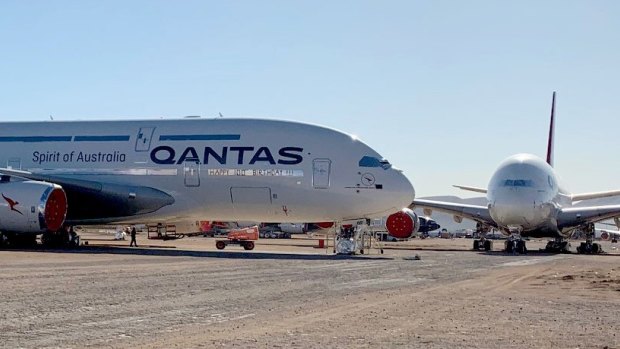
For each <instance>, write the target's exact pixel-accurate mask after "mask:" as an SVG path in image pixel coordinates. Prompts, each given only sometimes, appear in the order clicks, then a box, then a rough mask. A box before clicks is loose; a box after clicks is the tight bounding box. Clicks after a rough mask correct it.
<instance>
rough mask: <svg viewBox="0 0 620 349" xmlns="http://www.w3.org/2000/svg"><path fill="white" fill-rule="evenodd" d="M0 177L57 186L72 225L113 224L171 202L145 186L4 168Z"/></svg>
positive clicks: (164, 195)
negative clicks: (63, 198) (123, 218)
mask: <svg viewBox="0 0 620 349" xmlns="http://www.w3.org/2000/svg"><path fill="white" fill-rule="evenodd" d="M0 175H1V176H3V177H4V176H10V177H16V178H21V179H26V180H34V181H41V182H49V183H55V184H58V185H60V186H61V187H62V188H63V189H64V191H65V193H66V194H67V201H68V211H67V221H68V222H69V223H75V224H81V223H82V224H83V223H93V224H94V223H101V224H104V223H108V222H114V221H115V220H118V218H121V217H131V216H136V215H140V214H146V213H151V212H155V211H157V210H159V209H160V208H162V207H164V206H167V205H171V204H173V203H174V198H173V197H172V196H170V195H169V194H167V193H164V192H163V191H161V190H158V189H155V188H151V187H145V186H138V185H125V184H116V183H107V182H100V181H91V180H83V179H76V178H70V177H63V176H60V175H43V174H37V173H34V172H29V171H19V170H12V169H5V168H0Z"/></svg>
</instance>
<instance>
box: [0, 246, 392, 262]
mask: <svg viewBox="0 0 620 349" xmlns="http://www.w3.org/2000/svg"><path fill="white" fill-rule="evenodd" d="M5 251H18V252H40V253H74V254H116V255H136V256H157V257H197V258H224V259H263V260H267V259H283V260H393V259H394V258H390V257H383V256H377V255H373V256H367V255H332V254H325V255H322V254H293V253H277V252H243V251H239V252H233V251H230V252H229V251H192V250H178V249H159V248H148V247H147V248H144V247H138V248H131V247H107V246H80V247H79V248H75V249H47V248H42V247H38V248H33V249H6V250H5Z"/></svg>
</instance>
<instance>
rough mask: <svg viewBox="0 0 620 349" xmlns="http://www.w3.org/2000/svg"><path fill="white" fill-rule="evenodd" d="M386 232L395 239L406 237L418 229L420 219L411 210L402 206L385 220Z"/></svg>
mask: <svg viewBox="0 0 620 349" xmlns="http://www.w3.org/2000/svg"><path fill="white" fill-rule="evenodd" d="M385 228H386V229H387V232H388V233H389V234H390V235H391V236H393V237H395V238H397V239H408V238H410V237H411V236H412V235H413V234H415V233H416V232H417V231H418V229H420V220H419V219H418V215H416V214H415V213H414V212H413V211H412V210H410V209H408V208H403V209H402V210H400V211H398V212H396V213H394V214H391V215H389V216H388V218H387V219H386V220H385Z"/></svg>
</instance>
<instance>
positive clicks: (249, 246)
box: [243, 241, 254, 251]
mask: <svg viewBox="0 0 620 349" xmlns="http://www.w3.org/2000/svg"><path fill="white" fill-rule="evenodd" d="M243 248H244V249H245V250H248V251H249V250H253V249H254V241H246V242H245V243H244V244H243Z"/></svg>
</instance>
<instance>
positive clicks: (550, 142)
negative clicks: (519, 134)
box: [547, 91, 555, 167]
mask: <svg viewBox="0 0 620 349" xmlns="http://www.w3.org/2000/svg"><path fill="white" fill-rule="evenodd" d="M554 134H555V91H553V98H552V99H551V121H550V122H549V140H548V142H547V163H548V164H549V165H550V166H551V167H553V135H554Z"/></svg>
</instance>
